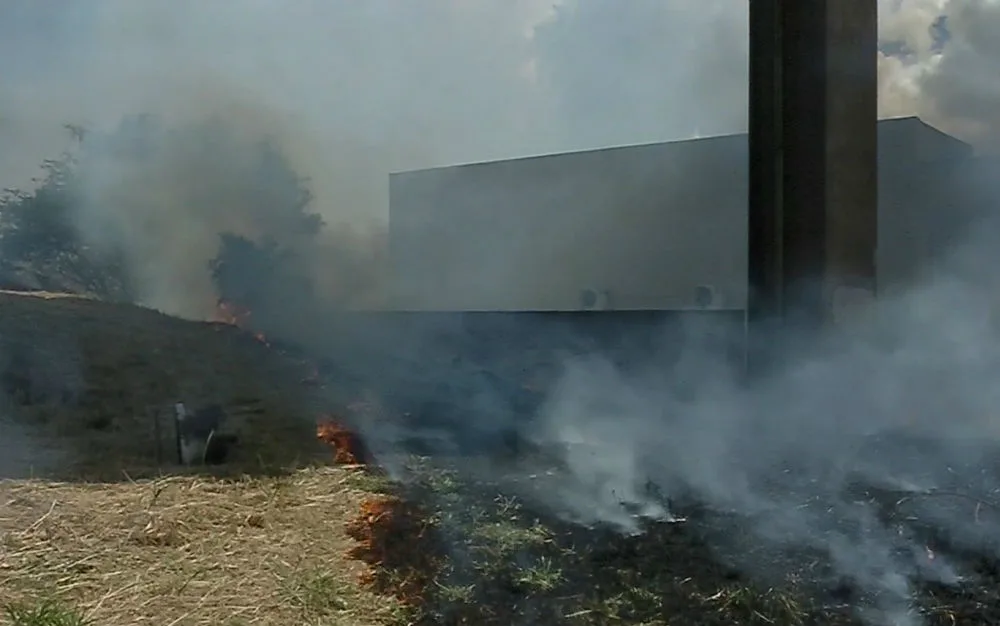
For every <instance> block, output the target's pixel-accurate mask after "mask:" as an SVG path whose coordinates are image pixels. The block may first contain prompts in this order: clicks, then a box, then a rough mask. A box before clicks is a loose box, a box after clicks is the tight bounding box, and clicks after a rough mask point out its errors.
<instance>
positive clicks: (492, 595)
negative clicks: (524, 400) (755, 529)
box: [348, 458, 1000, 626]
mask: <svg viewBox="0 0 1000 626" xmlns="http://www.w3.org/2000/svg"><path fill="white" fill-rule="evenodd" d="M400 476H401V477H402V480H401V482H399V483H395V484H389V483H386V482H385V480H384V477H382V476H381V475H380V474H374V475H373V474H366V473H360V474H355V475H354V477H353V479H352V480H354V481H362V482H359V483H358V484H364V483H368V484H366V487H365V488H366V489H367V490H376V489H378V490H382V491H384V492H385V494H384V495H382V496H379V497H377V498H373V499H369V500H367V501H365V502H364V503H363V504H362V507H361V512H360V514H359V515H358V517H357V518H356V519H355V521H354V522H353V523H352V524H350V525H349V531H348V532H349V534H350V536H352V537H353V538H355V539H356V540H357V541H358V542H359V544H358V545H357V546H356V547H355V548H354V549H353V550H351V551H350V552H349V554H350V555H351V556H354V557H355V558H359V559H361V560H362V561H364V562H365V563H367V564H368V565H369V566H370V567H371V570H370V572H369V573H368V574H366V575H364V576H363V577H362V581H363V582H365V583H367V584H368V585H369V586H370V587H372V588H373V589H375V590H376V591H379V592H381V593H389V594H392V595H395V596H396V597H398V598H400V599H402V600H403V601H404V603H406V604H407V605H409V606H410V607H412V608H413V609H414V614H415V615H416V617H411V621H410V622H409V623H410V624H424V625H427V626H431V625H436V624H469V625H472V624H476V625H497V626H501V625H502V626H508V625H509V624H552V625H556V624H566V625H570V624H573V625H580V626H598V625H601V626H604V625H610V624H615V625H619V626H624V625H632V626H639V625H643V626H667V625H677V624H708V625H712V624H715V625H719V626H722V625H726V626H729V625H731V624H744V625H751V624H758V625H762V626H763V625H775V624H780V625H783V626H784V625H792V626H794V625H803V626H804V625H807V624H827V625H843V626H848V625H851V626H855V625H859V624H861V621H860V620H859V618H858V616H857V614H856V613H855V612H854V609H853V608H852V607H854V606H856V605H857V603H858V602H859V601H860V602H861V603H862V604H865V603H866V602H865V600H864V599H863V598H860V597H858V596H857V595H856V593H855V592H852V591H850V590H848V589H847V588H842V589H829V588H823V587H822V586H820V585H818V580H819V579H818V578H817V571H820V570H822V568H823V565H822V563H821V562H820V559H818V558H809V557H808V556H807V555H799V556H796V557H794V558H793V559H792V561H793V562H792V563H790V562H789V561H788V560H787V559H788V555H779V554H774V553H769V552H768V551H767V550H764V549H761V548H760V546H756V547H755V546H754V545H753V541H752V533H750V532H749V530H748V529H745V528H743V526H742V525H741V523H740V520H735V519H729V518H727V519H722V518H721V517H720V516H719V515H717V514H712V513H711V512H708V511H704V510H697V509H694V510H692V515H691V516H690V517H689V518H688V519H687V520H685V521H684V522H676V523H674V522H653V521H646V522H643V523H642V524H641V532H639V533H636V534H633V535H626V534H622V533H621V532H620V531H618V530H615V529H611V528H601V527H584V526H580V525H576V524H572V523H568V522H565V521H562V520H559V519H556V518H554V517H552V516H551V514H546V513H544V512H542V511H539V510H532V509H531V507H530V505H529V504H528V503H527V502H526V501H523V500H521V499H519V498H516V497H512V496H509V495H504V494H503V493H501V492H500V487H499V486H498V485H495V484H483V483H477V482H475V481H472V480H469V479H467V478H463V475H462V473H460V472H458V471H455V470H449V469H446V468H444V467H443V466H442V465H440V464H438V463H436V462H431V461H430V460H429V459H425V458H424V459H421V458H412V459H411V460H410V462H409V463H407V464H406V467H405V469H404V470H403V471H402V472H401V474H400ZM374 481H378V482H374ZM890 495H891V494H890ZM891 499H892V500H893V501H895V499H894V498H891ZM741 529H742V530H741ZM720 532H721V533H727V534H728V535H730V536H729V537H728V539H729V540H731V541H732V545H734V546H739V548H738V549H740V550H741V551H742V554H741V556H742V558H752V559H755V560H756V561H757V562H758V563H759V564H760V565H761V568H760V569H762V570H764V569H768V568H769V564H771V565H773V570H774V571H775V572H776V573H780V575H777V576H776V577H775V578H772V579H770V580H768V581H765V580H763V579H759V578H758V579H749V578H747V577H745V576H744V575H742V574H741V573H740V572H738V571H737V569H735V568H733V567H729V566H726V565H725V564H724V563H725V562H727V558H726V557H724V556H723V555H722V554H721V553H720V551H719V546H718V545H715V544H716V543H717V541H716V540H718V538H719V533H720ZM741 532H745V533H746V538H745V540H741V539H740V537H739V536H732V535H739V534H740V533H741ZM724 543H725V542H724ZM711 545H714V547H710V546H711ZM928 550H929V551H932V550H937V548H936V547H930V546H929V547H928ZM931 553H932V552H931ZM986 561H988V560H986ZM986 561H983V562H982V563H980V566H979V567H976V568H975V569H976V573H977V576H979V577H980V579H979V580H978V581H977V584H976V585H975V586H974V587H972V588H970V587H968V586H966V587H963V588H961V589H959V588H955V587H951V588H949V587H945V586H943V585H930V586H925V587H924V588H923V589H921V597H920V598H919V602H918V606H914V607H913V611H915V612H918V613H920V614H921V616H922V618H923V619H924V622H923V623H925V624H928V625H934V626H938V625H940V626H944V625H948V626H955V624H964V623H968V624H972V623H1000V592H998V591H997V589H998V588H1000V584H998V583H1000V574H998V572H997V568H996V566H995V564H994V565H991V564H989V563H987V562H986Z"/></svg>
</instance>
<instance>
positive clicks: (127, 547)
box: [0, 468, 401, 626]
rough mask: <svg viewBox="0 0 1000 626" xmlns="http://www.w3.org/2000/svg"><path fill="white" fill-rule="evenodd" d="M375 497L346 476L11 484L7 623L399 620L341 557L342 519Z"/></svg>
mask: <svg viewBox="0 0 1000 626" xmlns="http://www.w3.org/2000/svg"><path fill="white" fill-rule="evenodd" d="M364 498H365V493H364V492H362V491H359V490H358V489H357V488H355V487H353V486H352V482H351V477H350V473H349V472H348V471H346V470H344V469H341V468H319V469H309V470H302V471H299V472H297V473H294V474H291V475H288V476H284V477H276V478H260V479H258V478H241V479H236V480H220V479H209V478H203V477H192V476H175V477H169V478H161V479H157V480H149V481H140V482H125V483H118V484H86V483H52V482H43V481H17V482H15V481H6V482H0V599H2V600H0V605H5V608H6V610H7V615H6V616H4V614H3V612H2V611H0V623H3V621H4V617H6V618H7V621H8V622H10V623H12V624H13V625H14V626H50V625H53V624H66V625H71V624H72V625H77V624H79V625H82V624H84V623H87V624H92V625H94V626H101V625H111V624H137V625H138V624H190V625H197V624H205V625H212V626H218V625H231V626H235V625H236V624H275V625H278V624H280V625H287V624H324V625H327V626H337V625H341V624H342V625H343V626H356V625H357V626H364V625H369V624H380V623H391V622H395V621H397V620H398V619H399V614H400V610H401V609H400V607H399V605H398V603H396V602H395V601H393V600H391V599H388V598H386V597H382V596H378V595H375V594H373V593H371V592H370V591H367V590H366V589H364V588H363V587H362V586H361V585H359V583H358V578H359V576H361V575H362V574H363V573H364V566H363V565H362V564H361V563H360V562H357V561H352V560H345V559H344V553H345V552H346V551H348V550H350V549H352V547H353V543H352V541H351V539H350V538H348V537H347V535H346V534H345V532H344V528H343V522H344V520H347V519H349V518H350V517H351V516H352V514H353V513H354V511H356V510H357V509H358V507H359V506H361V503H362V502H363V500H364ZM46 616H48V617H46ZM56 617H59V619H60V620H62V621H58V620H57V621H53V620H54V619H55V618H56ZM45 619H48V621H44V620H45ZM72 619H77V620H78V621H71V620H72Z"/></svg>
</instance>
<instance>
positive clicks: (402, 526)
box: [347, 495, 441, 606]
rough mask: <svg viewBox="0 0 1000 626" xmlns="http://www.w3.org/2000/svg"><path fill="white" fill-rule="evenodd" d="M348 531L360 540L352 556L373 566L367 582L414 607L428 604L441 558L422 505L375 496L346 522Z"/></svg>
mask: <svg viewBox="0 0 1000 626" xmlns="http://www.w3.org/2000/svg"><path fill="white" fill-rule="evenodd" d="M347 535H348V536H349V537H351V538H352V539H354V540H355V541H357V542H358V544H357V545H356V546H354V547H353V548H351V549H350V550H348V556H350V557H351V558H355V559H358V560H360V561H362V562H364V563H365V564H367V565H368V568H367V570H366V571H365V572H363V573H362V574H361V577H360V578H361V583H362V584H364V585H366V586H369V587H371V588H372V589H373V590H375V591H377V592H379V593H386V594H392V595H393V596H395V597H396V598H398V599H399V600H400V601H401V602H403V603H404V604H407V605H410V606H417V605H420V604H422V603H423V602H424V599H425V597H426V590H427V588H428V586H429V585H431V584H432V583H433V580H434V578H435V576H436V575H437V572H438V570H439V569H440V566H441V559H440V558H439V557H437V556H436V554H437V553H438V551H437V550H434V541H433V538H432V536H433V525H432V524H431V522H430V521H429V520H428V517H427V516H426V515H424V514H423V513H422V512H421V511H419V510H418V509H417V507H415V506H413V505H411V504H409V503H407V502H404V501H403V500H402V499H400V498H399V497H397V496H392V495H379V496H371V497H369V498H367V499H366V500H365V501H364V502H362V503H361V511H360V512H359V514H358V516H357V517H356V518H355V519H354V520H353V521H352V522H350V523H349V524H348V525H347Z"/></svg>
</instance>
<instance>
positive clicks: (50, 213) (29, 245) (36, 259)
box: [0, 131, 132, 301]
mask: <svg viewBox="0 0 1000 626" xmlns="http://www.w3.org/2000/svg"><path fill="white" fill-rule="evenodd" d="M74 136H75V137H77V139H78V140H80V141H82V134H80V131H76V132H74ZM76 165H77V157H75V156H74V155H72V154H69V153H67V154H64V155H62V156H61V157H59V158H57V159H50V160H47V161H45V162H44V163H42V169H43V171H44V172H45V174H44V176H43V177H42V178H41V179H36V181H35V182H36V183H37V184H38V186H37V187H36V188H35V189H34V190H32V191H25V190H19V189H7V190H5V195H4V196H3V197H2V198H0V264H2V266H3V268H2V269H3V273H4V274H6V275H7V276H6V278H5V279H4V281H3V282H5V283H7V284H9V285H10V286H18V287H25V288H40V289H46V290H51V291H71V292H85V293H89V294H92V295H96V296H98V297H101V298H104V299H107V300H124V301H130V300H132V293H131V286H130V279H129V276H128V274H127V271H126V268H125V265H124V259H123V258H122V256H121V251H120V250H117V249H113V248H106V249H102V250H96V249H94V248H92V247H90V246H87V245H86V242H85V241H83V239H82V238H81V237H80V233H79V231H78V230H77V229H76V226H75V223H74V221H73V215H72V212H73V210H74V207H75V205H76V204H77V203H78V202H79V198H80V193H81V189H80V179H79V175H78V171H77V168H76Z"/></svg>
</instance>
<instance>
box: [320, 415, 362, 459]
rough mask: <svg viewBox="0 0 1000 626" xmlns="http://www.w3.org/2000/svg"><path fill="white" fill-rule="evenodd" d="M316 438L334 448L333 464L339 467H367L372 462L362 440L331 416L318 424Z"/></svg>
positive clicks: (321, 419) (324, 417) (325, 417)
mask: <svg viewBox="0 0 1000 626" xmlns="http://www.w3.org/2000/svg"><path fill="white" fill-rule="evenodd" d="M316 438H317V439H319V440H320V441H322V442H323V443H326V444H328V445H329V446H330V447H331V448H333V462H334V463H336V464H337V465H365V464H368V463H369V462H370V461H371V458H370V456H369V454H368V451H367V449H366V447H365V445H364V444H363V443H362V441H361V438H360V437H358V436H357V435H356V434H354V432H352V431H350V430H348V429H347V428H345V427H343V426H341V425H340V424H339V423H338V422H336V421H335V420H334V419H333V418H332V417H330V416H323V417H322V418H320V420H319V422H318V423H317V424H316Z"/></svg>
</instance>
